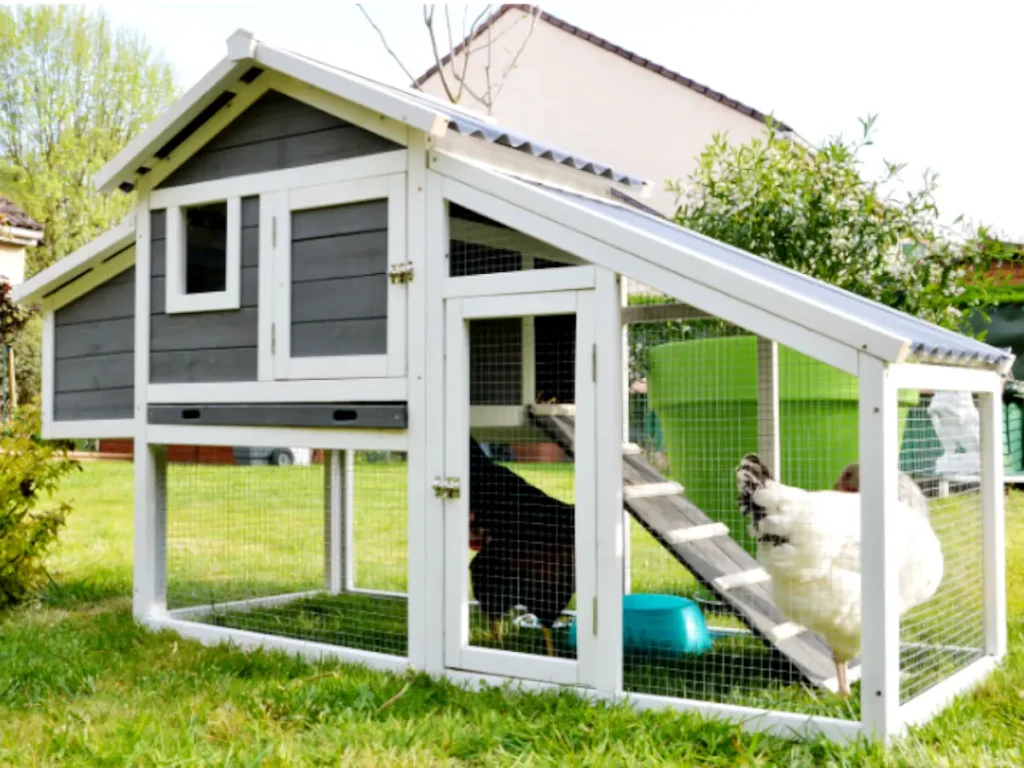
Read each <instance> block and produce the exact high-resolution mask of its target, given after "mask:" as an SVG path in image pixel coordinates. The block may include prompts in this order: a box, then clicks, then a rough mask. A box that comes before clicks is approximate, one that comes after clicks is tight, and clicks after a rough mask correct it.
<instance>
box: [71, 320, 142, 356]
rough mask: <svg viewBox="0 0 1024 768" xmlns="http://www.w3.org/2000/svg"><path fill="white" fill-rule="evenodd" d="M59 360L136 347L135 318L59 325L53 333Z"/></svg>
mask: <svg viewBox="0 0 1024 768" xmlns="http://www.w3.org/2000/svg"><path fill="white" fill-rule="evenodd" d="M54 343H55V346H54V349H55V351H54V355H55V357H56V359H58V360H62V359H64V358H74V357H85V356H87V355H109V354H112V353H116V352H131V351H133V350H134V349H135V319H134V318H132V317H126V318H121V319H117V320H97V321H95V322H92V323H79V324H77V325H63V326H58V327H57V328H56V331H55V333H54Z"/></svg>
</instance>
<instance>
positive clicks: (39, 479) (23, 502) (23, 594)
mask: <svg viewBox="0 0 1024 768" xmlns="http://www.w3.org/2000/svg"><path fill="white" fill-rule="evenodd" d="M40 426H41V424H40V415H39V409H38V407H37V406H36V405H30V406H25V407H23V408H20V409H18V411H17V412H16V413H15V415H14V418H13V419H12V420H11V421H10V422H8V423H7V424H6V425H4V428H3V431H2V433H0V610H2V609H4V608H8V607H10V606H12V605H15V604H17V603H20V602H23V601H24V600H27V599H29V598H30V597H32V596H33V595H34V594H35V593H36V592H37V591H38V589H39V587H40V586H42V584H43V583H44V582H45V581H46V579H47V574H46V569H45V568H44V564H43V563H44V558H45V557H46V554H47V552H48V551H49V549H50V547H51V546H52V545H53V543H54V542H55V541H56V540H57V534H58V532H59V531H60V529H61V528H62V527H63V526H64V522H65V519H66V517H67V514H68V513H69V512H70V511H71V508H70V506H69V505H68V504H67V503H65V502H61V503H56V504H52V505H49V504H47V501H48V499H49V497H50V496H52V494H53V492H54V491H55V490H56V488H57V486H58V485H59V484H60V481H61V479H62V478H64V477H65V476H66V475H68V474H70V473H71V472H73V471H78V470H80V469H81V465H80V464H79V463H78V462H77V461H75V460H74V459H72V458H71V457H70V456H69V454H68V446H67V444H65V443H52V442H47V441H44V440H42V439H40V437H39V431H40ZM44 505H46V506H48V507H49V508H47V509H42V508H41V507H42V506H44Z"/></svg>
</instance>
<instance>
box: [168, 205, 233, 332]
mask: <svg viewBox="0 0 1024 768" xmlns="http://www.w3.org/2000/svg"><path fill="white" fill-rule="evenodd" d="M241 210H242V204H241V199H240V198H237V197H232V198H227V199H226V200H217V201H212V202H207V203H202V204H199V205H190V206H187V207H181V208H178V207H173V208H169V209H168V210H167V288H166V290H167V311H168V312H170V313H175V312H210V311H221V310H226V309H238V308H239V306H240V268H241V239H242V214H241Z"/></svg>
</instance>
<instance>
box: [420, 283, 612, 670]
mask: <svg viewBox="0 0 1024 768" xmlns="http://www.w3.org/2000/svg"><path fill="white" fill-rule="evenodd" d="M591 296H592V292H591V291H560V292H552V293H544V294H523V295H518V296H501V297H486V298H485V297H480V298H460V299H450V300H448V301H447V302H446V313H447V317H446V323H447V338H446V363H445V365H446V409H445V421H446V448H445V451H446V453H445V465H446V468H447V471H448V475H449V477H448V478H446V479H445V480H442V481H441V483H440V484H439V486H438V492H439V493H440V494H441V495H444V496H446V499H447V500H446V508H447V509H446V517H445V536H446V551H445V558H446V576H445V578H446V601H445V606H446V607H445V611H446V663H447V665H448V666H450V667H454V668H458V669H465V670H470V671H473V672H481V673H486V674H498V675H508V676H511V677H520V678H530V679H535V680H544V681H549V682H557V683H563V684H574V685H588V684H590V683H591V681H592V679H593V675H592V670H593V669H594V664H593V648H592V639H593V607H594V585H595V580H596V570H595V569H596V564H595V561H596V538H595V529H594V515H593V509H594V495H595V484H596V481H595V477H596V473H595V466H594V429H595V425H594V381H593V369H592V366H593V354H594V344H593V328H594V321H593V317H592V312H591ZM573 429H574V430H575V434H576V436H577V438H576V441H575V446H576V447H575V449H573V447H572V446H573V444H572V443H571V442H568V443H567V442H566V441H564V440H561V439H560V436H561V435H562V434H566V433H567V434H572V433H573ZM456 484H457V490H455V485H456Z"/></svg>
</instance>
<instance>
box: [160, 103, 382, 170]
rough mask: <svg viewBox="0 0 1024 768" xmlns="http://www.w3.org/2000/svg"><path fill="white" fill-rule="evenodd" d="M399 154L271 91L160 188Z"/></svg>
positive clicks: (348, 125)
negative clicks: (334, 161)
mask: <svg viewBox="0 0 1024 768" xmlns="http://www.w3.org/2000/svg"><path fill="white" fill-rule="evenodd" d="M395 149H401V146H400V145H398V144H395V143H394V142H392V141H390V140H388V139H385V138H383V137H381V136H378V135H377V134H375V133H370V132H369V131H367V130H364V129H362V128H359V127H357V126H355V125H352V124H351V123H347V122H345V121H344V120H341V119H339V118H337V117H334V116H333V115H328V114H327V113H326V112H321V111H320V110H318V109H315V108H313V107H310V106H308V105H306V104H303V103H302V102H300V101H296V100H295V99H292V98H289V97H288V96H285V95H284V94H282V93H279V92H277V91H268V92H267V93H266V94H265V95H263V96H262V97H260V98H259V99H258V100H257V101H256V102H255V103H254V104H253V105H252V106H251V107H249V109H247V110H246V111H245V112H244V113H243V114H242V115H240V116H239V117H237V118H236V119H235V120H234V122H232V123H231V124H230V125H229V126H228V127H227V128H225V129H224V130H223V131H221V132H220V133H219V134H218V135H217V136H215V137H214V138H213V139H211V140H210V141H209V142H208V143H207V144H206V145H205V146H204V147H203V148H202V149H200V150H199V151H198V152H197V153H196V154H195V155H193V156H192V157H190V158H189V159H188V160H187V161H186V162H185V163H184V164H183V165H182V166H181V167H180V168H178V169H177V170H176V171H175V172H174V173H172V174H171V175H170V176H168V177H167V178H166V179H165V180H164V181H163V183H162V184H160V186H161V187H178V186H182V185H184V184H195V183H198V182H201V181H212V180H213V179H223V178H227V177H230V176H241V175H244V174H247V173H261V172H264V171H278V170H282V169H285V168H296V167H298V166H302V165H315V164H316V163H326V162H330V161H333V160H347V159H349V158H353V157H363V156H365V155H374V154H378V153H380V152H389V151H391V150H395Z"/></svg>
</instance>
